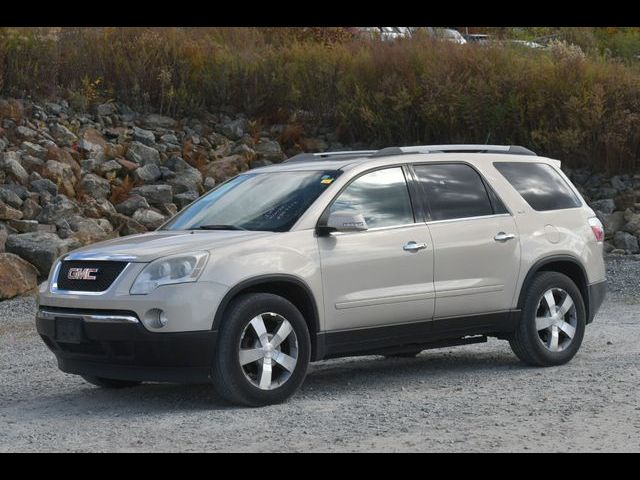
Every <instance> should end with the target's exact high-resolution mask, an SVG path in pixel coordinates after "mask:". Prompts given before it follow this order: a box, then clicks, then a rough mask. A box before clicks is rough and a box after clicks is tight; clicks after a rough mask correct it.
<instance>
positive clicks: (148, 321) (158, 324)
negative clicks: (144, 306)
mask: <svg viewBox="0 0 640 480" xmlns="http://www.w3.org/2000/svg"><path fill="white" fill-rule="evenodd" d="M142 321H143V322H144V324H145V325H146V326H147V327H149V328H162V327H164V326H165V325H166V324H167V322H168V321H169V319H168V318H167V314H166V313H165V311H164V310H161V309H159V308H152V309H151V310H149V311H147V313H145V314H144V317H143V319H142Z"/></svg>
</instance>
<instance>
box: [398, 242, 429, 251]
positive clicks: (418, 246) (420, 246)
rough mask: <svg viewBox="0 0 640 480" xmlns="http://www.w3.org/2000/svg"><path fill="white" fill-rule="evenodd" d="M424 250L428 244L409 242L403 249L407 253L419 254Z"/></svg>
mask: <svg viewBox="0 0 640 480" xmlns="http://www.w3.org/2000/svg"><path fill="white" fill-rule="evenodd" d="M423 248H427V244H426V243H416V242H409V243H405V244H404V245H403V247H402V249H403V250H404V251H405V252H417V251H418V250H422V249H423Z"/></svg>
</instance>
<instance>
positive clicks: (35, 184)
mask: <svg viewBox="0 0 640 480" xmlns="http://www.w3.org/2000/svg"><path fill="white" fill-rule="evenodd" d="M29 186H30V187H31V191H32V192H36V193H43V192H47V193H49V194H50V195H53V196H54V197H55V196H56V195H57V194H58V186H57V185H56V184H55V183H53V182H52V181H51V180H49V179H48V178H39V179H37V180H33V181H32V182H31V183H30V184H29Z"/></svg>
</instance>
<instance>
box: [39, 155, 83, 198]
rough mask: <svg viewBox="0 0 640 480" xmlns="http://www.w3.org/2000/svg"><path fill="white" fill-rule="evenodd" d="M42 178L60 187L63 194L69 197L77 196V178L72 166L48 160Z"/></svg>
mask: <svg viewBox="0 0 640 480" xmlns="http://www.w3.org/2000/svg"><path fill="white" fill-rule="evenodd" d="M42 176H43V177H44V178H48V179H49V180H51V181H52V182H53V183H55V184H56V185H58V186H59V189H60V191H61V192H62V193H64V194H65V195H67V196H69V197H75V196H76V190H75V184H76V176H75V175H74V173H73V169H72V168H71V166H70V165H68V164H66V163H62V162H57V161H55V160H47V162H46V163H45V164H44V168H43V169H42Z"/></svg>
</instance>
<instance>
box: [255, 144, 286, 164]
mask: <svg viewBox="0 0 640 480" xmlns="http://www.w3.org/2000/svg"><path fill="white" fill-rule="evenodd" d="M255 151H256V153H257V154H258V158H261V159H265V160H270V161H272V162H279V161H281V160H283V159H284V153H283V152H282V148H281V147H280V144H279V143H278V142H276V141H275V140H267V139H263V140H262V141H261V142H260V143H258V144H257V145H256V146H255Z"/></svg>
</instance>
